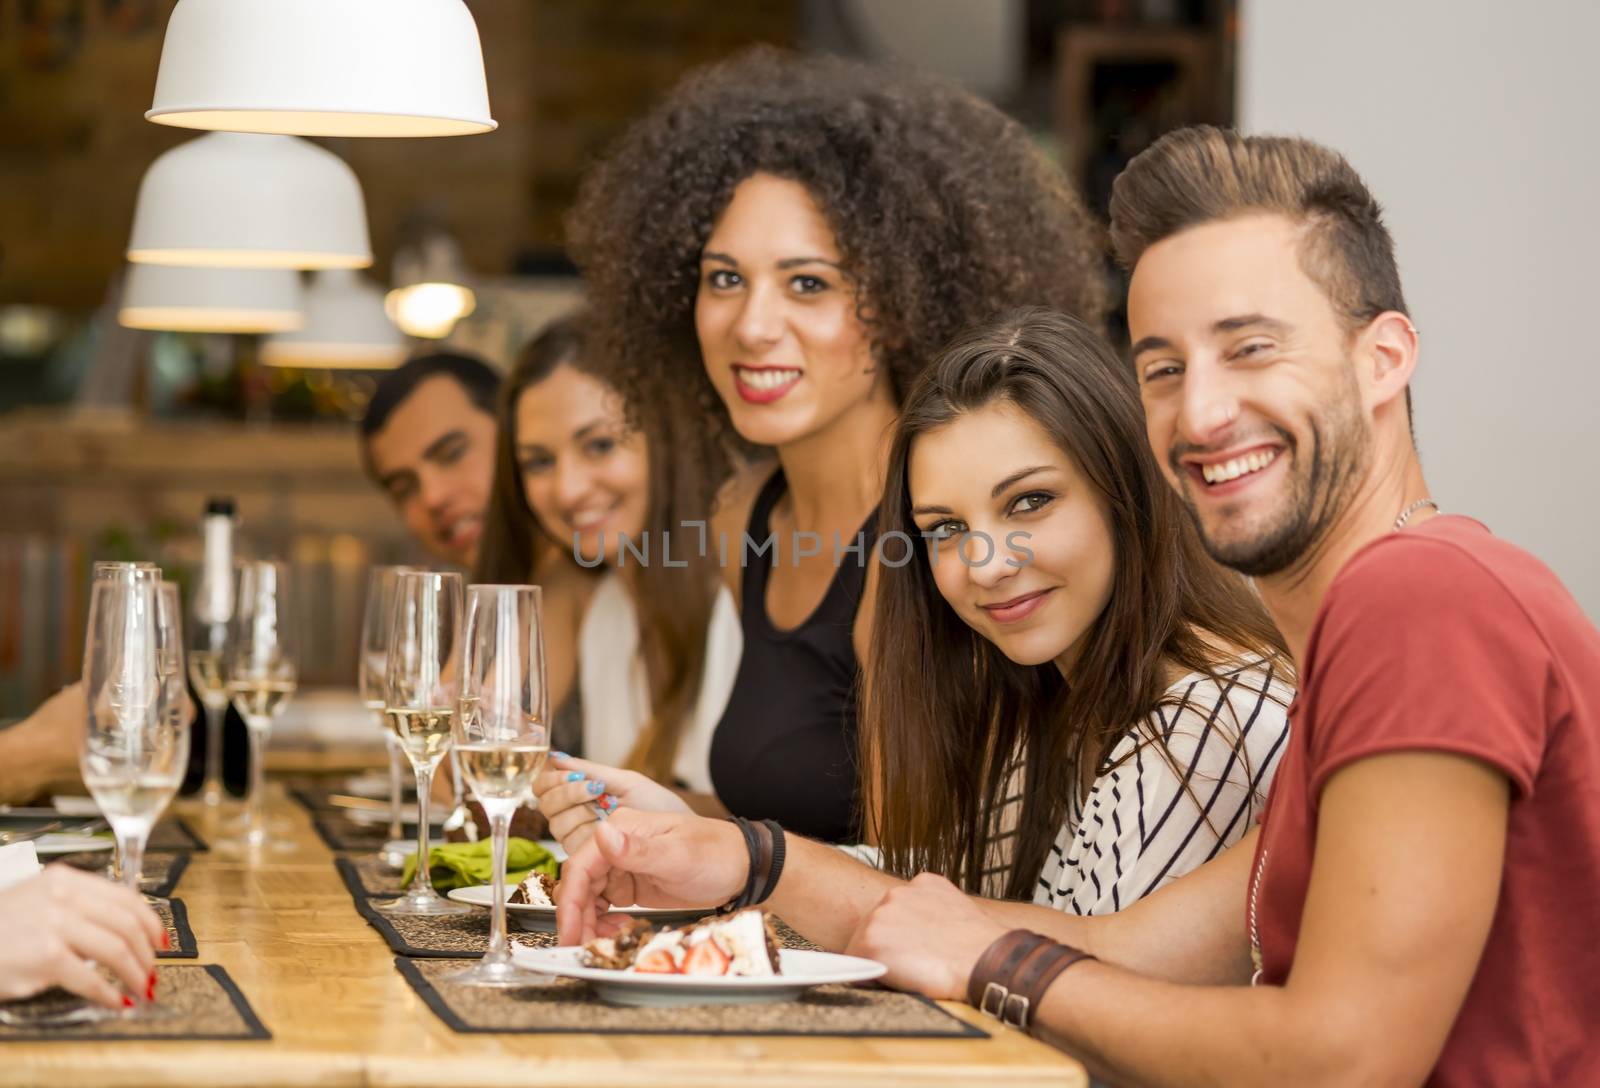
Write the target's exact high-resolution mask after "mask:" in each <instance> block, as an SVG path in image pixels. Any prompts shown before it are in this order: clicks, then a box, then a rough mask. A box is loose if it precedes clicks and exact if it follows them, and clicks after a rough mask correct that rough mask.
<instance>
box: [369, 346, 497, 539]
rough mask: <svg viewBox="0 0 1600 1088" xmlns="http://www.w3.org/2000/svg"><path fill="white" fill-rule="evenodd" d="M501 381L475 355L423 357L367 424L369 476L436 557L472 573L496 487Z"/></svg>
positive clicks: (379, 392)
mask: <svg viewBox="0 0 1600 1088" xmlns="http://www.w3.org/2000/svg"><path fill="white" fill-rule="evenodd" d="M499 389H500V376H499V375H498V374H497V373H496V372H495V371H494V369H493V368H491V367H490V366H489V365H488V364H487V363H485V362H483V361H482V360H480V359H477V358H474V357H472V356H470V355H454V354H448V353H442V352H441V353H439V354H434V355H420V356H418V357H416V358H414V359H409V360H407V361H406V362H405V363H404V364H403V365H401V366H399V367H397V368H396V369H394V370H391V371H389V372H388V373H387V374H385V375H384V376H383V378H382V379H381V380H380V381H379V382H378V387H377V389H376V390H374V392H373V394H372V400H371V401H370V402H369V403H368V405H367V414H366V418H364V419H363V420H362V421H361V452H362V460H363V463H364V464H365V465H366V467H367V474H368V475H369V476H371V477H372V479H373V481H374V482H376V483H377V484H378V486H379V487H381V488H383V490H384V491H385V492H386V493H387V494H388V496H389V499H390V501H392V502H393V503H394V507H395V510H396V512H398V513H399V515H400V518H401V520H402V521H404V522H405V526H406V529H407V531H409V532H410V533H411V535H412V537H414V538H415V539H416V541H417V543H419V544H421V545H422V546H423V547H424V548H426V549H427V551H428V553H429V554H430V555H433V556H435V557H436V558H438V559H442V560H444V561H445V562H447V563H453V564H456V565H457V566H461V567H466V568H467V569H469V570H470V569H472V567H473V566H474V564H476V563H477V560H478V540H479V538H480V537H481V536H482V535H483V515H484V511H485V510H486V509H487V508H488V505H489V490H490V487H491V485H492V483H493V479H494V436H495V417H494V411H495V396H496V394H497V393H498V392H499Z"/></svg>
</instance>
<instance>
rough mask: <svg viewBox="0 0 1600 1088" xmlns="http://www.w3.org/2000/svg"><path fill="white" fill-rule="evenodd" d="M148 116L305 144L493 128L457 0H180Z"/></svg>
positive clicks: (467, 19) (477, 53)
mask: <svg viewBox="0 0 1600 1088" xmlns="http://www.w3.org/2000/svg"><path fill="white" fill-rule="evenodd" d="M145 117H146V118H147V119H149V120H151V121H154V122H156V123H157V124H162V125H175V126H177V127H179V128H205V129H227V130H230V131H233V132H273V133H285V134H290V135H299V136H465V135H469V134H471V133H475V132H488V131H490V130H491V129H493V128H494V127H495V121H494V119H493V118H492V117H490V116H489V88H488V84H487V83H486V81H485V79H484V74H483V50H482V47H481V46H480V45H479V42H478V27H477V24H476V23H474V22H473V21H472V13H471V12H469V11H468V10H467V7H466V4H465V3H463V2H462V0H179V2H178V5H177V7H176V8H174V9H173V12H172V18H171V20H170V21H169V22H168V23H167V36H166V41H165V42H164V43H163V45H162V48H161V69H160V72H159V74H158V75H157V76H156V93H155V100H154V102H153V103H152V104H151V107H150V109H149V110H148V111H147V112H146V113H145Z"/></svg>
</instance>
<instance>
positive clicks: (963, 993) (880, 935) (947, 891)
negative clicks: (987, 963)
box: [845, 873, 1006, 1001]
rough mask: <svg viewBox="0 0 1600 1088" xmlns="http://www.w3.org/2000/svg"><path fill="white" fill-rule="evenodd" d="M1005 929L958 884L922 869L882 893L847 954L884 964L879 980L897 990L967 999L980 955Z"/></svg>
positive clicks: (937, 996)
mask: <svg viewBox="0 0 1600 1088" xmlns="http://www.w3.org/2000/svg"><path fill="white" fill-rule="evenodd" d="M1005 932H1006V929H1005V927H1004V926H1002V925H1000V924H999V923H998V922H996V921H994V920H993V919H991V918H990V917H989V916H988V915H987V914H985V913H984V912H983V910H982V908H980V907H979V906H978V904H976V903H974V902H973V901H972V900H971V899H970V898H969V897H968V896H967V894H966V893H965V892H963V891H962V890H961V889H960V888H957V887H956V886H955V885H954V884H952V883H950V882H949V881H948V880H946V879H945V878H944V877H942V876H935V875H933V874H932V873H923V874H921V875H920V876H918V877H916V878H915V879H914V880H912V881H911V882H910V883H907V884H902V885H900V886H899V887H896V888H894V889H892V890H891V891H890V892H889V893H888V894H887V895H885V896H884V897H883V899H882V901H880V902H879V903H878V905H877V906H876V907H875V908H873V911H872V913H871V914H869V915H867V917H866V918H865V919H864V920H863V921H862V922H861V924H860V925H859V926H857V927H856V931H855V934H854V935H853V936H852V937H851V938H850V944H849V945H848V946H847V947H846V948H845V952H846V953H847V954H849V955H852V956H862V957H864V958H866V959H869V960H877V961H878V962H879V963H881V964H883V965H885V966H886V967H888V968H889V973H888V974H887V975H886V976H884V980H883V981H884V983H885V984H887V985H889V986H893V987H894V988H895V989H897V990H911V991H914V992H916V993H919V994H924V995H926V996H928V997H932V998H937V999H939V1000H945V1001H965V1000H966V998H967V979H968V978H970V977H971V976H972V969H973V967H974V966H976V965H977V962H978V958H979V957H980V956H982V955H983V953H984V950H985V949H987V948H988V947H989V946H990V945H991V944H993V943H994V942H995V940H996V939H997V938H999V937H1001V936H1003V935H1004V934H1005Z"/></svg>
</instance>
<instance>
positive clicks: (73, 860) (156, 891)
mask: <svg viewBox="0 0 1600 1088" xmlns="http://www.w3.org/2000/svg"><path fill="white" fill-rule="evenodd" d="M110 860H111V851H109V850H81V851H79V852H78V853H76V854H61V855H59V856H57V857H53V858H50V859H49V861H50V862H51V863H52V864H65V865H70V866H72V867H73V868H74V869H82V870H83V871H84V872H86V873H104V872H105V871H106V865H107V863H109V862H110ZM188 867H189V855H188V854H186V853H183V854H146V855H145V856H144V869H143V870H142V871H141V874H140V880H139V890H140V891H142V892H144V893H145V894H146V895H158V896H162V897H163V898H164V897H166V896H169V895H171V894H172V893H173V892H174V891H176V890H177V887H178V878H179V877H181V876H182V875H183V871H184V870H185V869H187V868H188Z"/></svg>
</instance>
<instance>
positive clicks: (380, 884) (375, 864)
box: [339, 854, 402, 896]
mask: <svg viewBox="0 0 1600 1088" xmlns="http://www.w3.org/2000/svg"><path fill="white" fill-rule="evenodd" d="M339 860H340V861H341V862H345V863H347V866H341V868H340V872H341V873H342V872H343V871H344V869H345V868H346V867H348V868H349V869H351V870H353V871H354V872H353V875H354V877H355V880H354V886H352V885H351V881H350V880H348V879H347V880H346V881H345V886H346V887H349V888H350V890H351V894H352V895H353V894H355V893H356V892H357V891H360V892H362V893H363V894H366V895H376V896H386V895H399V894H400V892H401V890H402V889H401V886H400V870H399V869H394V868H391V867H390V866H388V865H385V864H384V863H383V859H382V858H380V857H378V855H377V854H362V855H360V856H359V857H353V858H341V859H339Z"/></svg>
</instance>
